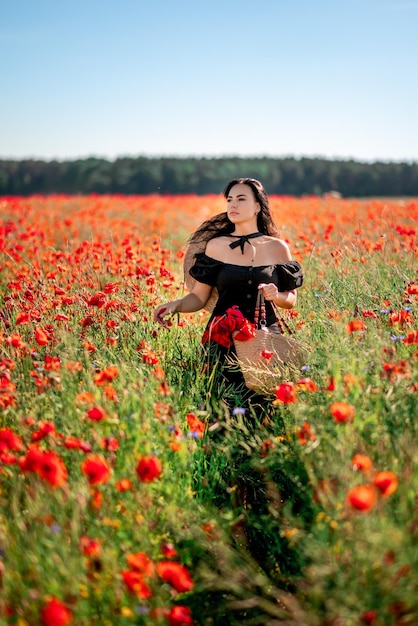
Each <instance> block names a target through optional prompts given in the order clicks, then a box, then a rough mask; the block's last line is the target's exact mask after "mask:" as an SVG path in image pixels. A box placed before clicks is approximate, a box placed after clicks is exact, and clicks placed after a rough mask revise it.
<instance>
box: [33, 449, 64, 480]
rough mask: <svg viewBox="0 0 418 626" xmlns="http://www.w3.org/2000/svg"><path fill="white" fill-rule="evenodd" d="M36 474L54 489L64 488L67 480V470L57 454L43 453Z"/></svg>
mask: <svg viewBox="0 0 418 626" xmlns="http://www.w3.org/2000/svg"><path fill="white" fill-rule="evenodd" d="M36 472H37V474H38V475H39V476H40V477H41V478H42V479H43V480H45V481H46V482H48V483H49V484H50V485H51V486H52V487H62V485H63V484H64V483H65V481H66V480H67V468H66V467H65V464H64V461H63V460H62V459H61V458H60V457H59V456H58V455H57V454H55V452H43V453H42V455H41V456H40V458H39V461H38V465H37V469H36Z"/></svg>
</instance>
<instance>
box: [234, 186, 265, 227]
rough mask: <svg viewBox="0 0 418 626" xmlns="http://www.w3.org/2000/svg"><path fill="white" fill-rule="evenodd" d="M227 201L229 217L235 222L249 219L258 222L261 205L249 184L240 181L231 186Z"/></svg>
mask: <svg viewBox="0 0 418 626" xmlns="http://www.w3.org/2000/svg"><path fill="white" fill-rule="evenodd" d="M226 202H227V214H228V218H229V220H230V221H231V222H232V223H233V224H237V223H241V222H245V221H249V220H255V222H257V213H258V212H259V210H260V205H259V203H258V202H257V201H256V199H255V197H254V192H253V190H252V189H251V187H250V186H249V185H245V184H244V183H238V184H237V185H234V186H233V187H231V189H230V190H229V193H228V196H227V199H226Z"/></svg>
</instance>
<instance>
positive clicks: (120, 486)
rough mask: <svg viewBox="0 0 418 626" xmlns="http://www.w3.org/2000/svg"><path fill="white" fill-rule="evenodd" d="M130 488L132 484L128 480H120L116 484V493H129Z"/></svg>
mask: <svg viewBox="0 0 418 626" xmlns="http://www.w3.org/2000/svg"><path fill="white" fill-rule="evenodd" d="M132 487H133V484H132V482H131V481H130V480H129V478H121V479H120V480H118V481H117V483H116V489H117V490H118V491H129V490H130V489H132Z"/></svg>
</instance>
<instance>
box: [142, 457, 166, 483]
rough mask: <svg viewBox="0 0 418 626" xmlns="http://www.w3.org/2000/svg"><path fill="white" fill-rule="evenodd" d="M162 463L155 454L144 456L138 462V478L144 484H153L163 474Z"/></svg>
mask: <svg viewBox="0 0 418 626" xmlns="http://www.w3.org/2000/svg"><path fill="white" fill-rule="evenodd" d="M162 469H163V466H162V463H161V461H160V459H159V458H158V457H156V456H154V455H153V454H150V455H144V456H143V457H141V458H140V460H139V461H138V465H137V466H136V473H137V475H138V478H139V480H140V481H141V482H143V483H151V482H153V481H154V480H156V479H157V478H159V476H160V475H161V473H162Z"/></svg>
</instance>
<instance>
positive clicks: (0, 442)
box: [0, 428, 23, 452]
mask: <svg viewBox="0 0 418 626" xmlns="http://www.w3.org/2000/svg"><path fill="white" fill-rule="evenodd" d="M22 448H23V441H22V440H21V438H20V437H19V436H18V435H16V433H15V432H14V431H13V430H12V429H11V428H0V452H7V451H9V450H22Z"/></svg>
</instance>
